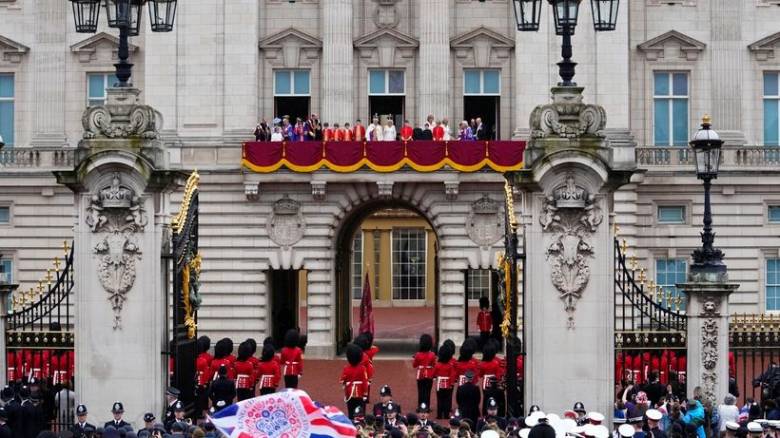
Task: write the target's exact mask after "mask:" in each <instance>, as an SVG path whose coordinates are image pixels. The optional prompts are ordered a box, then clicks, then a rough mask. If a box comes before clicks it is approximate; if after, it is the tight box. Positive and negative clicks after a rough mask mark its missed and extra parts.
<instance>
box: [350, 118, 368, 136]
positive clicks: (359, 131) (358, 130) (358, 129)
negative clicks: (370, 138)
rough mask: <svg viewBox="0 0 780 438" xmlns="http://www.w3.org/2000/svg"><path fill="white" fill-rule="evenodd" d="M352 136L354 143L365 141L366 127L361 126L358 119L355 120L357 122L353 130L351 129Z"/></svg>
mask: <svg viewBox="0 0 780 438" xmlns="http://www.w3.org/2000/svg"><path fill="white" fill-rule="evenodd" d="M352 134H353V135H352V138H353V139H354V140H355V141H363V140H365V139H366V127H365V126H363V123H362V122H361V120H360V119H357V122H355V128H354V129H353V131H352Z"/></svg>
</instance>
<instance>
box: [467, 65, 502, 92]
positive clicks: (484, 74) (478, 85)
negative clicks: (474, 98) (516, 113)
mask: <svg viewBox="0 0 780 438" xmlns="http://www.w3.org/2000/svg"><path fill="white" fill-rule="evenodd" d="M463 94H465V95H499V94H501V75H500V74H499V70H495V69H489V70H476V69H469V70H463Z"/></svg>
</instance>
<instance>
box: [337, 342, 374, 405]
mask: <svg viewBox="0 0 780 438" xmlns="http://www.w3.org/2000/svg"><path fill="white" fill-rule="evenodd" d="M362 360H363V350H362V349H361V348H360V347H358V346H357V345H355V344H349V345H347V362H348V363H347V365H344V370H343V371H342V372H341V378H340V379H339V381H340V382H341V384H342V385H343V386H344V401H345V402H346V403H347V413H348V414H349V418H350V419H352V418H353V417H354V414H355V409H356V408H360V412H365V409H366V396H367V395H368V373H367V371H366V367H365V366H364V365H363V364H362V363H361V362H362Z"/></svg>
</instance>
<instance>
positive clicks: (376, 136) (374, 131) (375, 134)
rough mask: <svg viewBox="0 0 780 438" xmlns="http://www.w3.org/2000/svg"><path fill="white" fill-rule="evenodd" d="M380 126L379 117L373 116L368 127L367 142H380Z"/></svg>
mask: <svg viewBox="0 0 780 438" xmlns="http://www.w3.org/2000/svg"><path fill="white" fill-rule="evenodd" d="M383 138H384V137H383V135H382V125H381V124H380V123H379V116H377V115H376V114H375V115H374V118H373V120H372V121H371V124H370V125H368V140H369V141H382V139H383Z"/></svg>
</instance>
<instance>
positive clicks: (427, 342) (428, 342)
mask: <svg viewBox="0 0 780 438" xmlns="http://www.w3.org/2000/svg"><path fill="white" fill-rule="evenodd" d="M432 348H433V338H432V337H431V335H429V334H427V333H426V334H424V335H422V336H420V349H419V351H421V352H423V353H425V352H428V351H431V349H432Z"/></svg>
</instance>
